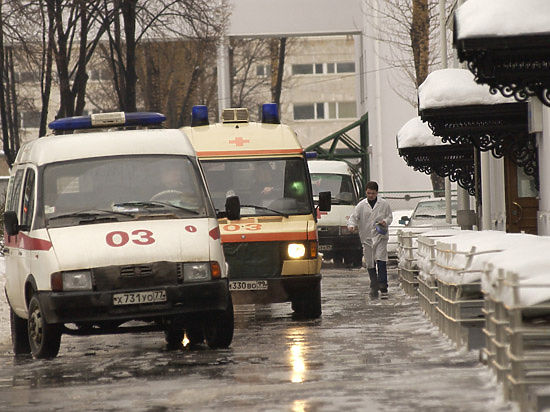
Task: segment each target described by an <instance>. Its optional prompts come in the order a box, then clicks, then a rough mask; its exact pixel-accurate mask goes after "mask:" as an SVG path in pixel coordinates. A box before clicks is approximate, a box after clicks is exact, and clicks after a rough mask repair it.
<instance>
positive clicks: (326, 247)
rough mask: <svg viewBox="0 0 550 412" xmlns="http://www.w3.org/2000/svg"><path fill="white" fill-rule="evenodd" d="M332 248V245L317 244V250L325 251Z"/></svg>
mask: <svg viewBox="0 0 550 412" xmlns="http://www.w3.org/2000/svg"><path fill="white" fill-rule="evenodd" d="M329 250H332V245H319V252H327V251H329Z"/></svg>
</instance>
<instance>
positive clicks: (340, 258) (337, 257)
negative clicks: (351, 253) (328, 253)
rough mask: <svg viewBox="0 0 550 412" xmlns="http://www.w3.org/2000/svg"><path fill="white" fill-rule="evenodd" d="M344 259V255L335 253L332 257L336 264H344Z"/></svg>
mask: <svg viewBox="0 0 550 412" xmlns="http://www.w3.org/2000/svg"><path fill="white" fill-rule="evenodd" d="M343 260H344V257H343V256H342V255H334V256H333V258H332V262H333V263H334V266H342V261H343Z"/></svg>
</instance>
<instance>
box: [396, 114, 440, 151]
mask: <svg viewBox="0 0 550 412" xmlns="http://www.w3.org/2000/svg"><path fill="white" fill-rule="evenodd" d="M443 144H445V143H443V142H442V141H441V137H439V136H434V134H433V133H432V130H431V129H430V127H429V126H428V124H427V123H425V122H423V121H422V119H420V116H416V117H413V118H412V119H411V120H409V121H408V122H407V123H405V124H404V125H403V127H401V129H399V131H398V132H397V148H398V149H403V148H405V147H420V146H439V145H443Z"/></svg>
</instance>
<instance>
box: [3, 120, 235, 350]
mask: <svg viewBox="0 0 550 412" xmlns="http://www.w3.org/2000/svg"><path fill="white" fill-rule="evenodd" d="M164 119H165V117H164V116H163V115H161V114H158V113H126V114H125V113H105V114H96V115H91V116H82V117H73V118H65V119H58V120H56V121H54V122H52V123H50V128H52V129H53V130H54V131H56V133H57V135H50V136H46V137H42V138H39V139H37V140H34V141H32V142H30V143H27V144H26V145H24V146H23V147H21V149H20V150H19V153H18V155H17V159H16V161H15V163H14V165H13V167H12V170H11V177H10V181H9V185H8V192H7V200H6V211H5V213H4V223H5V230H4V242H5V245H4V247H5V249H4V252H5V261H6V285H5V292H6V296H7V299H8V302H9V305H10V310H11V331H12V342H13V350H14V352H15V354H16V355H18V354H25V353H32V355H33V356H34V357H36V358H52V357H55V356H57V354H58V351H59V348H60V341H61V336H62V334H64V333H66V334H78V335H89V334H102V333H122V332H128V331H132V332H134V331H139V330H141V329H143V330H147V331H150V330H161V331H164V333H165V338H166V341H167V343H168V344H169V346H171V347H181V342H182V340H183V339H184V334H185V333H186V334H187V338H188V339H189V341H191V343H193V344H196V343H199V342H202V341H204V340H205V339H206V343H207V344H208V346H210V347H211V348H218V347H227V346H229V345H230V343H231V340H232V337H233V305H232V301H231V295H230V292H229V288H228V279H227V269H226V264H225V263H224V255H223V249H222V246H221V241H220V230H219V226H218V221H217V219H216V215H215V211H214V208H213V205H212V202H211V199H210V198H209V195H208V191H207V189H206V184H205V181H204V176H203V173H202V171H201V169H200V165H199V163H198V161H197V158H196V155H195V151H194V149H193V147H192V146H191V145H190V143H189V141H188V139H187V138H186V137H185V135H184V134H183V133H181V132H180V131H179V130H168V129H161V128H159V127H156V128H155V125H159V124H160V123H162V121H163V120H164ZM127 126H130V127H131V128H132V129H134V130H108V131H101V130H100V131H97V130H96V131H94V130H90V131H89V132H87V133H73V130H76V129H95V128H106V127H110V128H112V127H115V128H118V129H125V128H126V129H128V127H127ZM142 126H151V127H150V128H143V127H142ZM65 130H69V131H70V134H61V133H65ZM227 213H229V214H231V213H232V211H231V210H228V211H227ZM128 321H136V322H129V325H128Z"/></svg>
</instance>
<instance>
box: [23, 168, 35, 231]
mask: <svg viewBox="0 0 550 412" xmlns="http://www.w3.org/2000/svg"><path fill="white" fill-rule="evenodd" d="M34 176H35V175H34V170H32V169H27V177H26V178H25V186H24V188H23V203H22V205H21V225H22V226H24V227H26V228H27V230H30V229H31V223H32V217H33V212H34V180H35V179H34Z"/></svg>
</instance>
